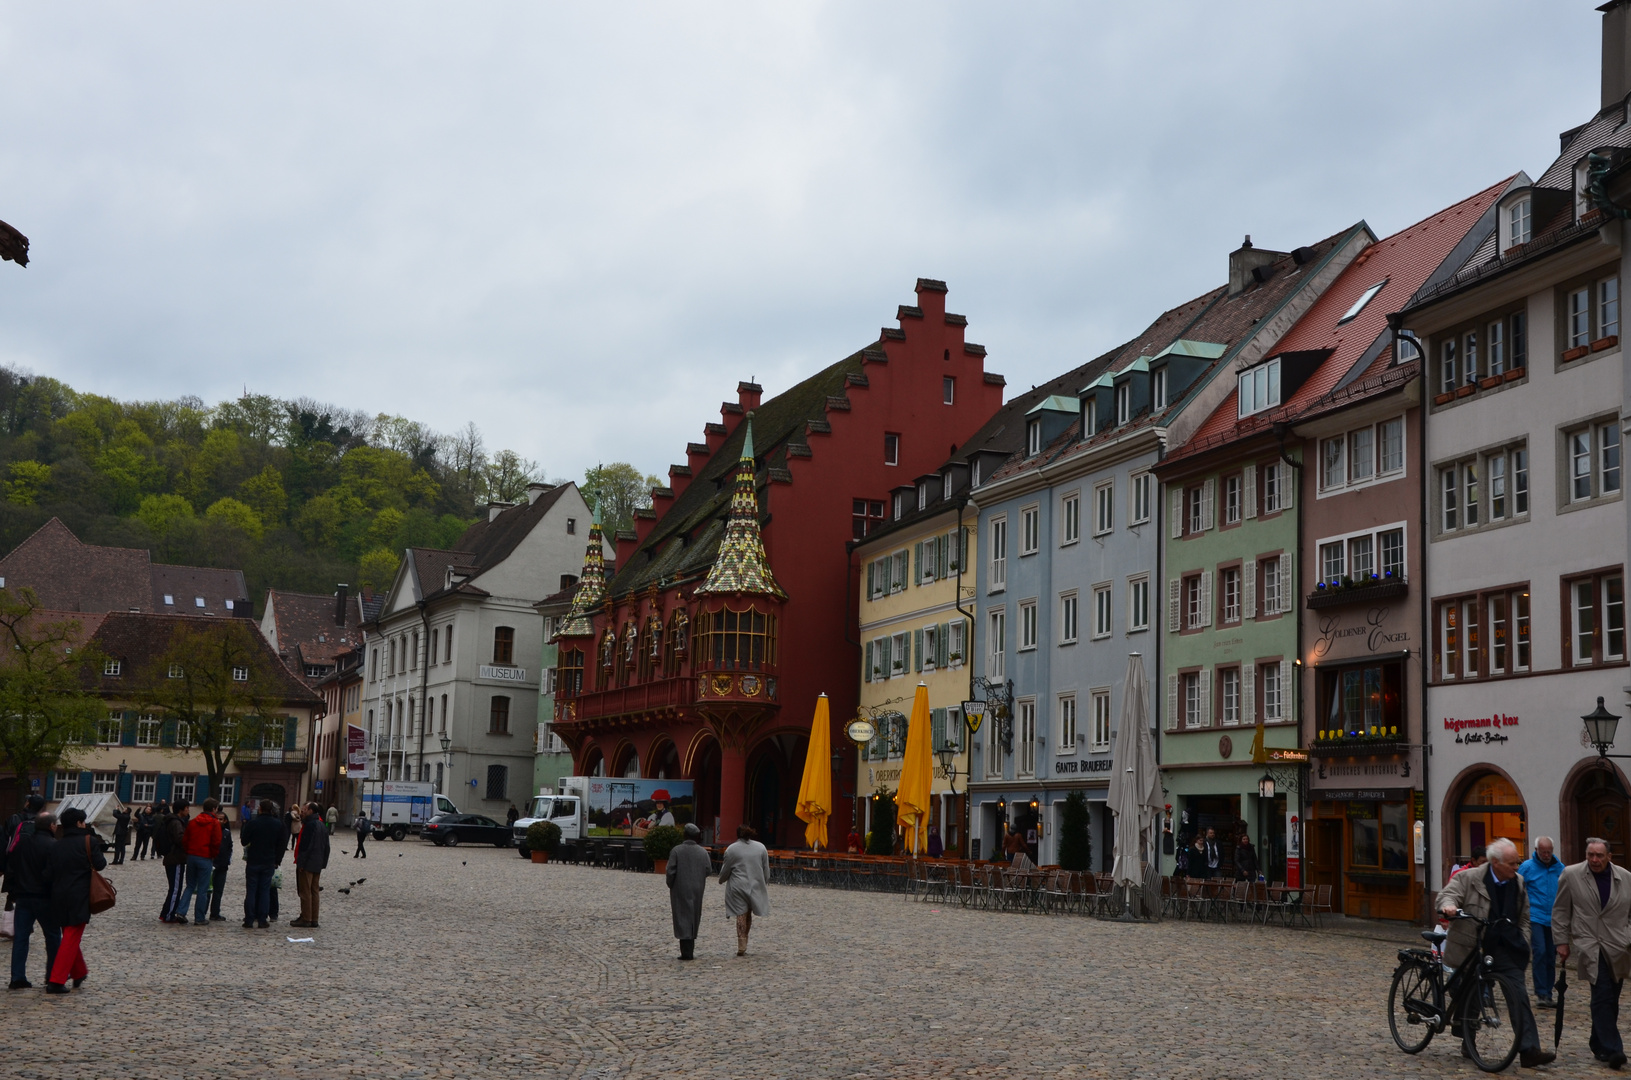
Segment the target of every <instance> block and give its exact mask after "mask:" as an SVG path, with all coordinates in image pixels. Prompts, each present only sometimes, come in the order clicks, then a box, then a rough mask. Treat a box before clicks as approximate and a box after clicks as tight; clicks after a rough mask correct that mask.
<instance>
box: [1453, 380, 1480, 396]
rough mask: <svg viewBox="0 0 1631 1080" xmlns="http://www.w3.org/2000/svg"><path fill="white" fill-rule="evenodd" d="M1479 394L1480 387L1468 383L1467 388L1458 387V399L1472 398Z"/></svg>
mask: <svg viewBox="0 0 1631 1080" xmlns="http://www.w3.org/2000/svg"><path fill="white" fill-rule="evenodd" d="M1477 392H1478V387H1477V386H1475V385H1474V384H1472V383H1468V384H1467V385H1466V386H1458V387H1456V391H1455V396H1456V397H1458V398H1459V397H1471V396H1472V395H1474V394H1476V393H1477Z"/></svg>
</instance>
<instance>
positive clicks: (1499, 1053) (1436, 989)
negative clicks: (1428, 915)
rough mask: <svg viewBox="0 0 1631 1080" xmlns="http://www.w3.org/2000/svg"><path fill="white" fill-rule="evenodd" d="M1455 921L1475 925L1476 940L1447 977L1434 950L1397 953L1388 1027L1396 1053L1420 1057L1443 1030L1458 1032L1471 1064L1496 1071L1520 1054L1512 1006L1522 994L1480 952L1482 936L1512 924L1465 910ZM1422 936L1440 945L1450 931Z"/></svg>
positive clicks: (1515, 1015)
mask: <svg viewBox="0 0 1631 1080" xmlns="http://www.w3.org/2000/svg"><path fill="white" fill-rule="evenodd" d="M1456 918H1457V919H1472V920H1473V921H1474V922H1476V923H1477V924H1478V936H1477V938H1476V939H1475V941H1474V942H1473V949H1472V952H1471V953H1470V954H1469V955H1468V956H1467V958H1466V959H1465V960H1463V961H1462V962H1461V965H1460V966H1459V967H1457V968H1455V969H1454V970H1453V971H1451V972H1450V973H1449V976H1448V978H1446V976H1445V964H1444V961H1443V959H1442V958H1441V956H1440V955H1439V953H1438V952H1437V951H1436V948H1435V949H1433V950H1430V949H1400V950H1399V966H1398V968H1397V969H1396V970H1395V971H1394V972H1393V984H1392V986H1390V987H1389V988H1388V1018H1387V1021H1388V1029H1389V1030H1390V1031H1391V1032H1392V1033H1393V1041H1394V1042H1395V1043H1398V1045H1399V1049H1401V1050H1403V1051H1404V1052H1405V1053H1407V1054H1419V1053H1421V1052H1422V1050H1424V1049H1426V1047H1427V1044H1428V1043H1429V1042H1431V1041H1432V1040H1433V1036H1434V1035H1437V1034H1438V1033H1439V1032H1441V1031H1443V1030H1444V1029H1445V1027H1446V1026H1448V1027H1450V1028H1451V1031H1452V1032H1454V1030H1455V1029H1456V1028H1460V1035H1461V1045H1462V1047H1463V1048H1464V1049H1465V1050H1466V1053H1467V1056H1468V1057H1469V1058H1471V1059H1472V1062H1473V1064H1474V1065H1476V1066H1478V1067H1479V1068H1480V1069H1482V1070H1483V1071H1484V1072H1500V1071H1501V1070H1502V1069H1505V1068H1506V1067H1507V1066H1509V1065H1511V1064H1512V1061H1513V1059H1514V1058H1516V1057H1517V1056H1518V1024H1517V1004H1516V1003H1517V1002H1518V1001H1520V1000H1521V995H1522V994H1523V992H1524V991H1523V988H1522V987H1521V986H1517V985H1515V984H1514V983H1513V982H1512V981H1511V980H1510V979H1508V978H1506V977H1505V976H1504V975H1497V974H1496V973H1495V972H1494V971H1493V970H1491V968H1492V966H1493V965H1494V963H1495V958H1494V957H1492V956H1490V955H1489V954H1488V953H1487V952H1486V951H1485V950H1484V935H1485V933H1487V932H1488V930H1489V929H1490V927H1492V926H1496V925H1499V924H1501V923H1508V924H1510V923H1511V922H1512V920H1511V919H1496V920H1493V921H1488V920H1484V919H1480V918H1478V917H1477V916H1474V915H1468V914H1467V913H1466V912H1461V913H1459V914H1457V915H1456ZM1421 936H1422V937H1423V938H1425V939H1427V940H1428V941H1429V942H1432V943H1433V945H1434V946H1435V947H1441V946H1442V945H1443V944H1444V941H1445V939H1446V938H1448V937H1449V933H1448V932H1447V931H1444V930H1440V929H1437V928H1434V929H1432V930H1423V931H1422V932H1421ZM1503 1005H1504V1006H1505V1010H1504V1014H1503V1010H1502V1006H1503ZM1417 1033H1419V1034H1420V1038H1419V1039H1418V1038H1416V1035H1417ZM1407 1036H1408V1037H1407Z"/></svg>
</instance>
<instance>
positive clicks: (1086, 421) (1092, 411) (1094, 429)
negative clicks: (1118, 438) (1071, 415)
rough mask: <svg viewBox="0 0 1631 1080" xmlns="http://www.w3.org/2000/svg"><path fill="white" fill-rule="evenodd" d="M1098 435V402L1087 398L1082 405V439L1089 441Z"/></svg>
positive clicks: (1092, 398)
mask: <svg viewBox="0 0 1631 1080" xmlns="http://www.w3.org/2000/svg"><path fill="white" fill-rule="evenodd" d="M1098 433H1099V401H1098V399H1097V398H1094V397H1089V398H1088V399H1087V400H1086V401H1084V402H1083V403H1082V438H1084V439H1091V438H1092V437H1093V436H1095V435H1097V434H1098Z"/></svg>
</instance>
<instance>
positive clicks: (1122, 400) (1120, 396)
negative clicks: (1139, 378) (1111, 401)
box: [1116, 382, 1133, 426]
mask: <svg viewBox="0 0 1631 1080" xmlns="http://www.w3.org/2000/svg"><path fill="white" fill-rule="evenodd" d="M1132 417H1133V387H1132V384H1131V383H1125V382H1124V383H1122V384H1121V385H1120V386H1118V387H1116V424H1117V425H1118V426H1119V425H1121V424H1125V423H1126V422H1127V421H1128V420H1131V419H1132Z"/></svg>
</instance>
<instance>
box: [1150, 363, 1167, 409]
mask: <svg viewBox="0 0 1631 1080" xmlns="http://www.w3.org/2000/svg"><path fill="white" fill-rule="evenodd" d="M1150 391H1151V394H1152V396H1153V400H1154V405H1153V406H1152V408H1154V409H1155V410H1156V411H1157V412H1160V411H1161V410H1162V409H1164V408H1166V407H1167V369H1166V368H1162V369H1161V370H1160V371H1157V372H1156V373H1155V374H1154V375H1153V376H1152V377H1151V379H1150Z"/></svg>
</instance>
